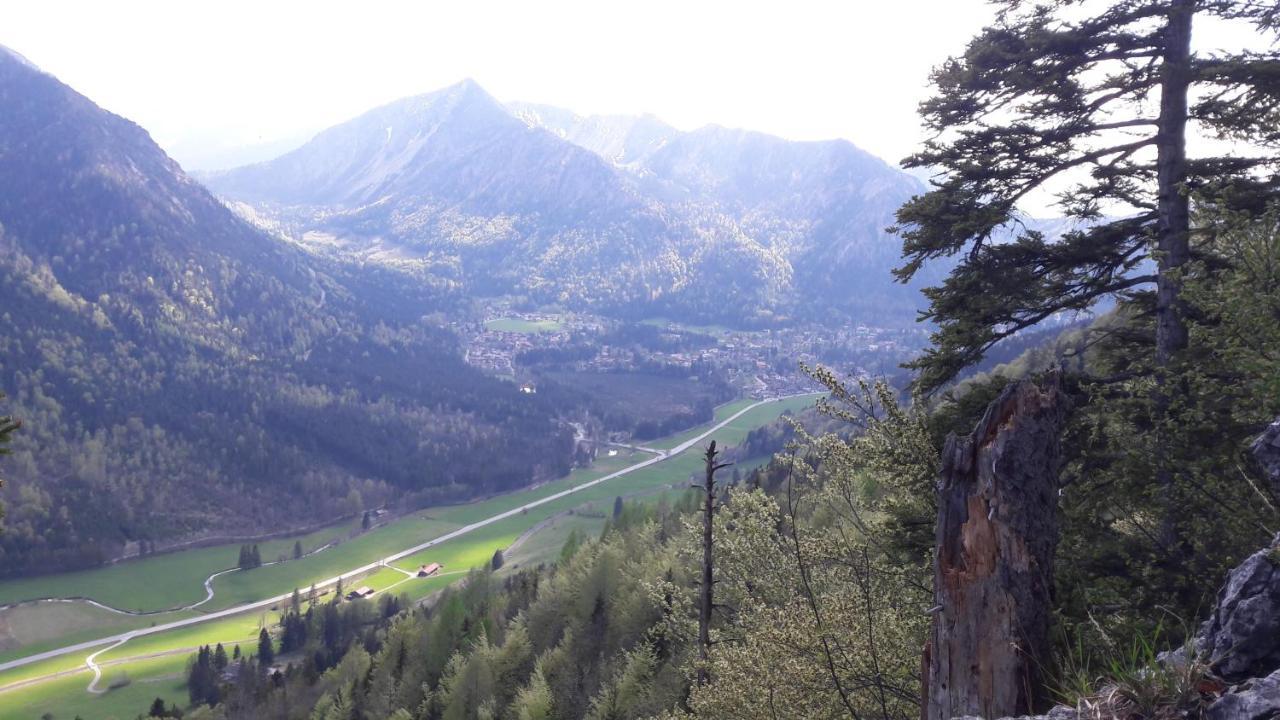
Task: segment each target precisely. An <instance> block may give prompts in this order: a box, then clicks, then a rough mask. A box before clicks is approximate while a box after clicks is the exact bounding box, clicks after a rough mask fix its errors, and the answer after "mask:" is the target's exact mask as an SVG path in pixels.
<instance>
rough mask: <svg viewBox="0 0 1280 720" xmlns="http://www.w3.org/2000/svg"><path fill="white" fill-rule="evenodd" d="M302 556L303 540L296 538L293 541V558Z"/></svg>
mask: <svg viewBox="0 0 1280 720" xmlns="http://www.w3.org/2000/svg"><path fill="white" fill-rule="evenodd" d="M301 557H302V541H301V540H296V541H294V543H293V559H294V560H297V559H299V558H301Z"/></svg>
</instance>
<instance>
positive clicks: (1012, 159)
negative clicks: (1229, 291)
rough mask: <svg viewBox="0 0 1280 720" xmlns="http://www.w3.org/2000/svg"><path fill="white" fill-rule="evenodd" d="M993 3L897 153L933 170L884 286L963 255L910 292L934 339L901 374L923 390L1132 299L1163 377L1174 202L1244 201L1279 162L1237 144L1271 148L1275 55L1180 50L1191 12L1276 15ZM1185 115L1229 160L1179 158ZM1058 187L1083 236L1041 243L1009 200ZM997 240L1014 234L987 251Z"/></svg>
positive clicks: (1252, 15)
mask: <svg viewBox="0 0 1280 720" xmlns="http://www.w3.org/2000/svg"><path fill="white" fill-rule="evenodd" d="M996 4H997V5H999V6H1000V12H999V15H998V17H997V21H996V23H995V24H994V25H993V26H991V27H988V28H986V29H985V30H983V31H982V33H981V34H979V35H978V37H976V38H975V39H973V40H972V41H971V42H970V43H969V45H968V47H967V48H966V50H965V53H964V54H963V55H962V56H961V57H958V58H951V59H949V60H948V61H947V62H945V63H944V64H943V65H942V66H941V67H940V68H938V69H937V70H936V71H935V73H934V76H933V82H934V85H935V86H936V94H935V95H934V97H932V98H930V99H929V100H927V101H926V102H924V103H923V104H922V106H921V114H922V115H923V118H924V121H925V124H926V125H927V127H928V128H929V129H930V130H932V131H933V132H934V133H935V137H934V138H933V139H932V140H930V141H929V142H928V143H926V145H925V148H924V150H922V151H921V152H919V153H917V154H916V155H913V156H911V157H910V158H907V159H906V160H905V161H904V165H905V166H906V167H911V168H935V169H937V170H939V173H940V174H939V176H938V178H937V179H936V180H935V181H934V182H933V188H932V190H930V191H929V192H928V193H926V194H924V195H921V196H918V197H916V198H914V199H912V200H911V201H910V202H908V203H907V204H906V205H904V206H903V207H902V208H901V209H900V210H899V211H898V226H897V227H896V228H895V229H896V230H897V232H899V233H900V234H901V236H902V238H903V255H904V258H905V261H906V262H905V264H904V265H903V266H902V267H900V268H898V269H897V270H896V271H895V273H896V274H897V276H898V278H899V279H900V280H902V281H906V280H909V279H911V278H912V277H914V276H915V275H916V273H917V272H919V270H920V269H921V268H922V267H923V266H924V264H925V263H926V262H928V261H930V260H934V259H937V258H941V257H945V256H952V255H955V254H957V253H961V252H964V253H965V254H964V256H963V257H962V258H961V259H960V262H959V263H958V264H957V265H956V266H955V268H954V269H953V270H952V271H951V274H950V277H948V278H947V280H946V281H945V282H944V283H943V284H942V285H941V286H940V287H934V288H929V289H927V290H926V291H925V294H926V296H927V297H928V299H929V302H930V306H929V309H928V311H926V313H925V316H924V319H927V320H930V321H933V322H935V323H936V324H937V326H938V329H937V331H936V332H935V333H934V334H933V343H932V344H933V347H932V348H931V349H929V350H928V351H927V352H926V353H925V354H924V355H923V356H922V357H920V358H919V359H918V360H916V361H914V362H912V363H911V364H910V367H913V368H916V369H918V370H920V371H921V374H920V378H919V383H920V385H921V386H922V387H924V388H926V389H933V388H936V387H938V386H940V385H942V384H943V383H945V382H947V381H948V380H950V379H951V378H953V377H954V376H955V375H956V374H957V373H958V372H959V371H960V370H962V369H963V368H964V367H966V366H968V365H970V364H972V363H974V362H975V361H977V360H978V359H980V358H981V357H982V356H983V355H984V354H985V352H986V351H987V350H988V349H990V348H991V346H992V345H994V344H995V343H997V342H999V341H1000V340H1001V339H1003V338H1006V337H1009V336H1010V335H1013V334H1014V333H1017V332H1019V331H1020V330H1023V329H1025V328H1028V327H1031V326H1033V325H1035V324H1037V323H1039V322H1041V321H1043V320H1045V319H1047V318H1049V317H1051V316H1052V315H1054V314H1055V313H1058V312H1061V311H1069V310H1083V309H1086V308H1088V307H1090V306H1091V305H1093V304H1094V303H1096V302H1097V301H1098V300H1100V299H1102V298H1103V297H1106V296H1115V295H1119V296H1122V297H1128V296H1131V295H1132V294H1134V293H1136V292H1139V289H1143V290H1142V291H1143V292H1144V293H1145V296H1146V298H1147V300H1148V305H1149V306H1150V308H1151V311H1152V312H1154V315H1155V321H1156V332H1155V338H1154V348H1153V356H1154V359H1155V361H1156V365H1157V366H1158V367H1161V368H1164V367H1167V366H1168V365H1169V364H1170V363H1172V362H1173V361H1174V360H1175V359H1176V357H1177V356H1178V354H1179V353H1180V352H1181V351H1182V350H1183V349H1185V348H1186V346H1187V329H1186V322H1185V308H1184V306H1183V302H1182V300H1181V298H1180V289H1181V284H1180V282H1181V281H1180V271H1181V269H1182V268H1183V266H1184V265H1185V264H1186V263H1187V261H1188V260H1189V258H1190V237H1191V234H1192V232H1193V228H1192V227H1191V219H1190V213H1189V200H1188V193H1189V192H1190V191H1196V192H1200V193H1203V194H1205V195H1207V196H1212V197H1223V198H1224V202H1227V203H1229V204H1230V205H1231V206H1233V207H1254V208H1257V207H1260V206H1261V204H1262V203H1263V202H1264V201H1266V200H1267V199H1268V198H1270V197H1273V196H1274V195H1275V193H1276V189H1277V186H1278V184H1280V181H1278V180H1277V177H1276V175H1275V166H1276V163H1277V158H1276V157H1275V156H1274V155H1269V154H1267V153H1265V152H1262V151H1261V150H1257V151H1255V150H1252V149H1251V148H1261V147H1267V146H1270V145H1271V144H1272V143H1273V142H1274V141H1276V140H1278V139H1280V130H1277V129H1276V128H1277V125H1276V122H1275V117H1276V113H1277V112H1280V73H1277V71H1276V63H1277V62H1280V54H1277V53H1275V52H1271V51H1268V52H1263V53H1258V52H1238V53H1234V54H1219V55H1211V56H1210V55H1200V54H1196V53H1193V52H1192V51H1191V37H1192V35H1191V32H1192V20H1193V19H1194V18H1196V17H1199V16H1203V17H1204V18H1206V19H1208V18H1214V19H1219V20H1226V21H1234V22H1235V23H1237V24H1241V23H1243V24H1247V25H1251V26H1253V27H1254V28H1256V29H1258V30H1260V31H1268V30H1273V29H1274V28H1275V27H1276V25H1277V23H1278V22H1280V9H1277V7H1276V6H1274V5H1273V4H1263V3H1250V2H1230V1H1228V0H1172V1H1170V0H1128V1H1126V2H1113V3H1112V4H1111V5H1110V6H1109V7H1106V8H1104V9H1102V10H1101V11H1099V12H1098V13H1096V14H1094V15H1093V16H1091V17H1085V18H1079V12H1078V10H1079V5H1078V3H1076V2H1072V1H1071V0H1050V1H1049V2H1044V3H1034V4H1032V3H1029V2H1024V1H1023V0H999V1H998V2H997V3H996ZM1193 94H1194V96H1195V97H1196V98H1197V99H1196V101H1195V102H1194V103H1190V102H1189V100H1188V97H1189V96H1191V95H1193ZM1153 105H1156V106H1158V108H1159V111H1158V113H1156V114H1152V113H1151V112H1150V110H1151V109H1152V106H1153ZM1188 123H1191V125H1192V128H1193V129H1194V130H1197V131H1199V132H1200V133H1202V134H1204V135H1209V136H1216V137H1221V138H1229V139H1232V140H1235V141H1239V143H1240V144H1238V145H1236V147H1238V148H1240V149H1241V152H1240V153H1238V154H1237V155H1238V156H1236V155H1233V156H1213V155H1202V156H1198V157H1192V158H1189V157H1188V156H1187V152H1186V145H1187V135H1188V130H1187V128H1188ZM1058 185H1063V186H1065V188H1066V189H1065V190H1064V191H1063V192H1062V193H1061V194H1060V195H1059V204H1060V207H1061V209H1062V211H1063V212H1064V214H1065V215H1066V216H1067V217H1068V218H1071V219H1074V220H1078V221H1081V226H1080V227H1077V228H1076V229H1073V230H1071V231H1069V232H1067V233H1065V234H1064V235H1063V237H1062V238H1061V239H1060V240H1058V241H1056V242H1050V241H1049V240H1048V239H1046V237H1045V234H1044V233H1043V232H1041V231H1038V230H1035V229H1032V228H1029V227H1027V226H1026V225H1025V224H1024V223H1022V222H1021V220H1020V218H1019V217H1018V215H1017V207H1016V206H1017V203H1018V202H1019V201H1021V200H1023V199H1024V198H1026V197H1027V196H1028V195H1029V194H1031V193H1034V192H1037V191H1040V192H1047V190H1048V188H1051V187H1054V186H1058ZM1011 229H1012V230H1011ZM1002 231H1012V232H1013V234H1014V237H1013V238H1012V239H1011V240H1009V241H1007V242H1001V241H1000V233H1001V232H1002ZM1149 261H1154V265H1155V272H1154V273H1150V272H1147V271H1146V269H1145V268H1146V267H1148V266H1149ZM1152 288H1154V297H1151V290H1152Z"/></svg>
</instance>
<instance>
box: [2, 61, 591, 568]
mask: <svg viewBox="0 0 1280 720" xmlns="http://www.w3.org/2000/svg"><path fill="white" fill-rule="evenodd" d="M0 104H2V105H3V107H4V108H5V111H4V113H2V114H0V389H2V390H3V391H4V392H5V393H6V394H8V395H9V396H10V397H9V400H8V401H6V405H7V407H6V408H5V410H6V414H13V415H16V416H18V417H21V418H23V420H24V428H23V431H22V432H20V433H19V434H18V435H17V437H16V439H15V442H14V450H15V453H14V455H13V456H12V457H11V458H8V460H9V462H6V464H5V469H6V473H7V479H8V480H10V481H11V482H7V483H6V484H5V487H4V490H3V492H4V496H3V498H4V501H5V504H6V505H7V506H8V508H7V510H8V512H7V517H6V518H5V523H6V528H5V532H3V533H0V574H11V573H19V572H29V571H34V570H44V571H48V570H53V569H57V568H61V567H69V566H77V565H84V564H92V563H94V562H98V561H100V560H102V559H104V558H107V557H110V556H113V555H115V554H116V553H117V552H119V550H120V549H121V548H123V547H125V546H127V545H129V544H130V543H141V544H142V546H143V547H151V546H153V545H158V546H163V545H164V544H166V543H169V542H172V541H175V540H177V539H181V538H191V537H198V536H201V535H206V534H215V533H223V534H225V533H256V532H261V531H263V530H264V529H272V528H274V529H284V528H288V527H297V526H301V525H309V524H313V523H315V522H317V521H323V520H329V519H333V518H335V517H337V516H339V515H343V514H347V513H351V512H354V511H357V510H358V509H359V508H360V507H362V506H363V505H365V504H369V505H374V504H380V503H383V502H388V501H401V502H405V503H411V504H412V503H422V502H426V501H429V500H440V499H458V498H464V497H469V496H472V495H475V494H479V493H490V492H495V491H500V490H504V489H508V488H512V487H516V486H519V485H523V484H526V483H528V482H531V481H533V480H537V479H543V478H547V477H552V476H555V475H558V474H560V473H562V472H564V471H566V470H567V468H568V463H569V457H570V452H571V448H570V445H571V433H570V432H569V431H567V430H566V429H564V428H562V427H561V424H560V423H559V422H558V421H557V419H556V416H557V412H558V411H557V409H556V408H555V407H553V402H554V400H553V398H550V397H546V396H544V395H543V394H539V396H528V395H523V394H520V393H519V392H517V391H516V389H515V388H514V387H513V386H512V385H510V384H509V383H504V382H500V381H497V380H494V379H491V378H488V377H486V376H484V375H482V374H480V373H478V372H476V371H474V370H472V369H471V368H470V367H469V366H467V365H466V364H465V363H464V362H463V360H462V358H461V356H460V353H459V350H458V348H457V347H456V340H455V339H454V337H453V336H452V334H451V333H448V332H446V331H444V330H442V329H441V328H440V327H439V326H438V324H437V323H436V322H434V321H432V320H431V318H432V317H434V316H435V314H438V313H439V312H441V311H447V310H448V309H449V307H450V304H451V303H453V302H455V301H456V298H455V297H454V296H452V295H451V294H450V293H448V292H447V291H445V290H442V289H441V288H440V287H439V286H435V285H431V284H429V283H426V282H423V281H422V279H421V278H412V277H407V276H405V275H403V274H402V273H387V272H383V271H380V270H379V269H378V268H366V269H363V270H361V271H360V272H354V271H353V269H352V268H350V267H349V266H345V265H334V264H331V263H328V262H327V261H325V260H324V259H323V258H320V257H317V256H316V255H314V254H311V253H307V252H305V251H303V250H300V249H299V248H297V247H295V246H293V245H291V244H289V243H286V242H282V241H280V240H279V239H277V238H274V237H271V236H268V235H267V234H265V233H263V232H262V231H260V230H258V229H257V228H255V227H253V226H251V225H250V224H248V223H246V222H245V221H243V220H241V219H240V218H239V217H237V216H236V215H235V214H233V213H232V212H231V211H230V210H228V209H227V208H226V207H225V206H224V205H223V204H222V203H221V202H220V201H219V200H218V199H216V198H215V197H214V196H213V195H211V194H210V193H209V192H208V191H207V190H206V189H205V188H204V187H202V186H201V185H200V184H199V183H197V182H196V181H195V180H193V179H192V178H190V177H188V176H187V175H186V174H185V173H184V172H183V171H182V169H181V168H180V167H179V166H178V165H177V164H176V163H174V162H173V161H172V160H171V159H170V158H168V157H167V156H166V155H165V154H164V153H163V152H162V151H161V150H160V149H159V148H158V147H157V146H156V145H155V144H154V143H153V142H152V141H151V138H150V137H149V136H148V134H147V133H146V132H145V131H144V130H143V129H142V128H140V127H138V126H137V125H135V124H133V123H131V122H129V121H128V120H125V119H123V118H120V117H118V116H116V115H113V114H111V113H109V112H106V111H104V110H102V109H101V108H99V107H97V106H96V105H94V104H93V103H92V102H91V101H89V100H88V99H87V98H85V97H83V96H81V95H80V94H78V93H76V92H75V91H74V90H72V89H71V88H69V87H67V86H66V85H63V84H62V83H60V82H58V81H57V80H56V79H55V78H53V77H52V76H50V75H47V74H45V73H43V72H41V71H39V70H38V69H37V68H35V67H34V66H32V65H31V64H30V63H27V62H25V61H23V60H21V58H20V57H19V56H17V55H16V54H15V53H11V52H9V51H4V52H0ZM498 449H501V451H500V452H499V451H497V450H498Z"/></svg>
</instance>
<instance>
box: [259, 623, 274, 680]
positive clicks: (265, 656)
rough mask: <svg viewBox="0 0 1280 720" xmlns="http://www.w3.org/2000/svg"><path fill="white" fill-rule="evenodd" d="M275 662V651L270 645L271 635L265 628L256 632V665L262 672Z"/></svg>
mask: <svg viewBox="0 0 1280 720" xmlns="http://www.w3.org/2000/svg"><path fill="white" fill-rule="evenodd" d="M275 660H276V649H275V646H274V645H272V644H271V633H269V632H267V629H266V628H262V630H259V631H258V665H260V666H261V667H262V668H263V669H264V670H265V669H267V668H269V667H271V663H273V662H275Z"/></svg>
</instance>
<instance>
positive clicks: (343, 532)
mask: <svg viewBox="0 0 1280 720" xmlns="http://www.w3.org/2000/svg"><path fill="white" fill-rule="evenodd" d="M353 527H355V521H351V522H349V523H344V524H341V525H337V526H334V527H330V528H325V529H323V530H318V531H316V532H313V533H309V534H307V535H301V536H298V537H290V538H284V539H280V540H271V541H268V542H264V543H259V548H260V549H261V552H262V558H263V560H265V561H270V560H274V559H276V558H277V557H279V556H282V555H284V556H288V555H291V554H292V552H293V544H294V542H295V541H297V542H301V543H302V548H303V551H304V552H310V551H312V550H314V549H316V548H318V547H320V546H322V545H325V544H326V543H329V542H332V541H334V540H338V539H341V538H343V537H346V536H347V535H348V533H349V532H350V531H351V529H352V528H353ZM239 551H240V544H239V543H234V544H228V545H214V546H211V547H207V548H199V549H195V550H184V551H181V552H175V553H168V554H164V555H152V556H149V557H145V558H139V559H137V560H127V561H125V562H120V563H116V564H114V565H107V566H104V567H100V568H94V569H93V570H83V571H80V572H70V573H59V574H57V575H42V576H39V577H33V578H23V579H21V580H7V581H4V582H0V604H9V603H15V602H21V601H23V600H34V599H37V598H46V597H60V598H69V597H87V598H92V599H94V600H97V601H98V602H100V603H103V604H105V605H110V606H111V607H114V608H119V609H121V610H132V611H137V612H153V611H157V610H166V609H169V608H176V607H180V606H183V605H189V604H191V603H195V602H199V601H200V600H203V599H204V598H205V591H204V580H205V578H207V577H209V576H210V575H212V574H213V573H215V572H218V571H219V570H226V569H228V568H232V567H235V565H236V558H237V556H238V554H239ZM286 564H288V563H286ZM260 569H262V568H260ZM140 588H146V591H145V592H140V591H139V589H140ZM202 607H203V606H202Z"/></svg>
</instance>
